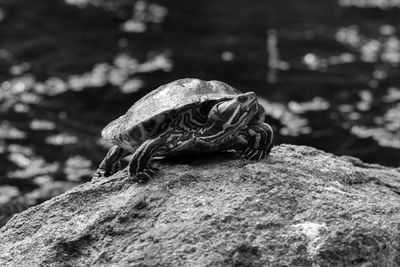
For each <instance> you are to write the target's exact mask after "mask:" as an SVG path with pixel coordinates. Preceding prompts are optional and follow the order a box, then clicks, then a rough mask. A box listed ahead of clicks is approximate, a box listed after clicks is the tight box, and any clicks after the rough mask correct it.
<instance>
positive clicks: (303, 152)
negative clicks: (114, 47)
mask: <svg viewBox="0 0 400 267" xmlns="http://www.w3.org/2000/svg"><path fill="white" fill-rule="evenodd" d="M196 159H197V160H196V161H192V162H191V163H190V164H187V162H186V163H185V162H184V160H180V161H179V160H176V161H175V162H173V163H171V162H170V163H163V166H162V169H163V173H162V174H161V176H160V177H158V178H156V179H154V180H152V181H151V182H150V183H148V184H144V185H137V184H130V183H129V182H128V180H127V179H125V178H126V177H127V173H126V171H125V170H124V171H121V172H119V173H117V174H116V175H114V176H112V177H109V178H104V179H102V180H99V181H96V182H92V183H86V184H84V185H81V186H79V187H77V188H75V189H73V190H71V191H69V192H67V193H64V194H62V195H60V196H58V197H55V198H53V199H51V200H49V201H47V202H45V203H43V204H41V205H39V206H35V207H32V208H30V209H28V210H26V211H25V212H23V213H21V214H18V215H16V216H14V217H13V218H12V219H11V220H10V221H9V222H8V223H7V224H6V225H5V226H4V227H3V228H1V229H0V240H1V242H0V266H364V267H365V266H400V171H399V169H393V168H386V167H382V166H379V165H370V164H365V163H363V162H361V161H360V160H358V159H356V158H351V157H336V156H333V155H331V154H328V153H325V152H322V151H319V150H316V149H314V148H310V147H304V146H293V145H281V146H278V147H275V148H274V149H273V150H272V153H271V155H270V157H269V158H268V159H266V160H264V161H261V162H250V161H246V160H239V159H229V158H227V157H226V156H221V155H213V156H212V157H211V156H210V155H208V156H207V157H200V156H199V157H198V158H197V157H196Z"/></svg>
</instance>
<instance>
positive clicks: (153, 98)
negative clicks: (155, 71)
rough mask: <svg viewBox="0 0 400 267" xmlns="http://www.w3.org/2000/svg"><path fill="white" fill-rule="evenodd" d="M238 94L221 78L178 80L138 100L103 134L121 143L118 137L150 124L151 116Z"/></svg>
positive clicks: (110, 124)
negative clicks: (214, 79) (213, 79)
mask: <svg viewBox="0 0 400 267" xmlns="http://www.w3.org/2000/svg"><path fill="white" fill-rule="evenodd" d="M238 94H241V92H240V91H238V90H237V89H235V88H233V87H232V86H229V85H228V84H226V83H223V82H220V81H203V80H199V79H191V78H186V79H180V80H176V81H173V82H171V83H168V84H165V85H162V86H160V87H158V88H157V89H155V90H153V91H151V92H150V93H148V94H147V95H145V96H144V97H143V98H141V99H140V100H138V101H137V102H136V103H135V104H133V105H132V107H131V108H130V109H129V110H128V111H127V112H126V114H125V115H122V116H121V117H119V118H117V119H116V120H114V121H112V122H111V123H109V124H108V125H107V126H106V127H105V128H104V129H103V131H102V136H103V138H104V139H106V140H110V141H112V142H113V141H114V142H113V143H116V144H117V145H118V142H115V140H117V139H121V136H126V135H129V133H130V132H132V130H134V129H135V128H137V126H139V125H141V124H142V125H143V124H146V123H147V122H149V121H150V120H151V119H154V118H163V116H160V115H163V114H166V113H168V112H171V111H173V110H175V111H177V110H180V109H182V108H184V107H186V106H188V105H193V104H202V103H204V102H206V101H218V100H224V99H232V98H234V97H236V96H237V95H238ZM154 121H157V123H159V124H161V123H162V122H163V121H162V119H161V120H160V119H158V120H157V119H156V120H154ZM157 126H158V125H155V126H154V127H157ZM131 137H132V135H131ZM144 139H146V138H144ZM136 141H144V140H136Z"/></svg>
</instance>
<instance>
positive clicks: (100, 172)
mask: <svg viewBox="0 0 400 267" xmlns="http://www.w3.org/2000/svg"><path fill="white" fill-rule="evenodd" d="M102 177H104V171H103V170H97V171H96V172H95V174H94V175H93V177H92V181H98V180H100V178H102Z"/></svg>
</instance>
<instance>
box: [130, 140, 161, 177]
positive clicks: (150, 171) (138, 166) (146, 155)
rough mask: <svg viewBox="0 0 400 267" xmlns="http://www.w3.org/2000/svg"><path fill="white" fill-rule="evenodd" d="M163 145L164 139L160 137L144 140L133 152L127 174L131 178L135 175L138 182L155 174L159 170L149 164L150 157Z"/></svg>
mask: <svg viewBox="0 0 400 267" xmlns="http://www.w3.org/2000/svg"><path fill="white" fill-rule="evenodd" d="M164 147H165V141H164V140H163V139H161V138H156V139H149V140H147V141H145V142H144V143H143V144H142V145H141V146H140V147H139V148H138V149H137V150H136V151H135V153H134V154H133V157H132V160H131V162H130V163H129V167H128V170H129V175H130V177H131V178H133V177H134V176H136V180H137V182H139V183H144V182H146V181H148V180H149V179H151V178H152V177H153V176H156V175H157V174H158V172H159V170H158V169H157V168H156V167H154V166H151V159H152V158H153V156H154V153H155V152H157V151H160V150H161V149H162V148H164Z"/></svg>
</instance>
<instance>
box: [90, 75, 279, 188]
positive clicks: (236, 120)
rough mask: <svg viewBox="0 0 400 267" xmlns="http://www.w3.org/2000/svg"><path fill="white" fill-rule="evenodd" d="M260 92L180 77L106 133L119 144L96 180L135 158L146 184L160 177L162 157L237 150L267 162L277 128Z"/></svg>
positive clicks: (136, 176)
mask: <svg viewBox="0 0 400 267" xmlns="http://www.w3.org/2000/svg"><path fill="white" fill-rule="evenodd" d="M264 119H265V110H264V108H263V107H262V106H261V105H260V104H259V103H258V101H257V96H256V94H255V93H254V92H247V93H242V92H240V91H239V90H237V89H235V88H234V87H232V86H230V85H228V84H226V83H224V82H221V81H216V80H212V81H204V80H200V79H194V78H185V79H179V80H176V81H173V82H170V83H168V84H165V85H162V86H160V87H158V88H157V89H155V90H153V91H151V92H150V93H148V94H147V95H145V96H144V97H142V98H141V99H139V100H138V101H137V102H136V103H134V104H133V105H132V106H131V107H130V108H129V110H128V111H127V112H126V114H124V115H122V116H120V117H119V118H117V119H115V120H114V121H112V122H110V123H109V124H108V125H107V126H106V127H105V128H104V129H103V130H102V132H101V134H102V137H103V139H105V140H106V141H109V142H111V143H112V144H113V146H112V147H111V148H110V150H109V151H108V153H107V155H106V156H105V158H104V160H103V161H102V162H101V163H100V165H99V167H98V170H97V171H96V173H95V175H94V179H97V178H99V177H101V176H106V177H107V176H110V175H112V174H114V173H116V172H117V171H118V170H119V169H120V160H121V159H122V158H124V157H125V156H127V155H129V154H133V156H132V159H131V160H130V162H129V165H128V173H129V176H130V178H131V179H133V180H134V181H137V182H146V181H148V180H149V179H151V178H152V177H154V176H156V175H157V174H158V173H159V169H158V168H156V167H155V166H154V165H153V164H152V159H153V158H154V157H156V156H163V157H165V156H174V155H182V154H196V153H205V152H212V151H228V150H236V151H238V152H240V154H241V155H242V156H243V157H244V158H247V159H250V160H261V159H264V158H266V157H267V156H268V154H269V153H270V151H271V148H272V147H273V130H272V128H271V126H270V125H269V124H267V123H265V122H264Z"/></svg>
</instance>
